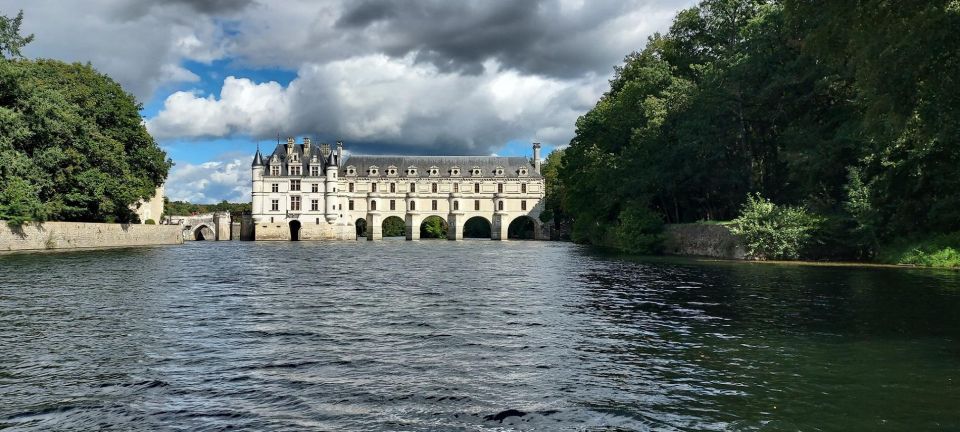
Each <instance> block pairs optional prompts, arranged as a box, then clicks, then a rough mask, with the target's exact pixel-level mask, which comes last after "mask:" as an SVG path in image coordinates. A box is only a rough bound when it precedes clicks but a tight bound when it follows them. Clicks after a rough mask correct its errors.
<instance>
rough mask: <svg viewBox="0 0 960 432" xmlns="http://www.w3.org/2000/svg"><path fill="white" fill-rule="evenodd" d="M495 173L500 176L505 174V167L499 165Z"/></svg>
mask: <svg viewBox="0 0 960 432" xmlns="http://www.w3.org/2000/svg"><path fill="white" fill-rule="evenodd" d="M493 175H495V176H497V177H500V176H502V175H503V167H497V168H496V169H494V170H493Z"/></svg>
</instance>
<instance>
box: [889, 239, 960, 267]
mask: <svg viewBox="0 0 960 432" xmlns="http://www.w3.org/2000/svg"><path fill="white" fill-rule="evenodd" d="M877 258H878V260H879V261H880V262H884V263H888V264H904V265H916V266H923V267H944V268H960V232H955V233H951V234H939V235H933V236H929V237H925V238H919V239H907V240H901V241H898V242H894V243H893V244H890V245H888V246H886V247H883V248H881V250H880V253H879V254H878V256H877Z"/></svg>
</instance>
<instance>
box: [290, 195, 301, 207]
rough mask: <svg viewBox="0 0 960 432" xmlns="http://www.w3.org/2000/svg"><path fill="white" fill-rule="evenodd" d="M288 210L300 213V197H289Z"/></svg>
mask: <svg viewBox="0 0 960 432" xmlns="http://www.w3.org/2000/svg"><path fill="white" fill-rule="evenodd" d="M290 210H293V211H300V197H298V196H292V197H290Z"/></svg>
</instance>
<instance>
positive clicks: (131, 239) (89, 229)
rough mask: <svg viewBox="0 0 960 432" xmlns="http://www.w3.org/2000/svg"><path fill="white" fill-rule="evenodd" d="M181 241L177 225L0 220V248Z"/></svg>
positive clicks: (28, 249)
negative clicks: (14, 223) (10, 222)
mask: <svg viewBox="0 0 960 432" xmlns="http://www.w3.org/2000/svg"><path fill="white" fill-rule="evenodd" d="M172 244H183V235H182V234H181V233H180V226H179V225H141V224H107V223H84V222H44V223H30V224H24V225H22V226H19V227H11V226H9V225H7V223H6V221H0V252H16V251H34V250H57V249H83V248H106V247H127V246H150V245H172Z"/></svg>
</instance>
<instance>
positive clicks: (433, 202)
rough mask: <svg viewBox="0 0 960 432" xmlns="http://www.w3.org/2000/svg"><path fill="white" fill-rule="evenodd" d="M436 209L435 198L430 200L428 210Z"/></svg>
mask: <svg viewBox="0 0 960 432" xmlns="http://www.w3.org/2000/svg"><path fill="white" fill-rule="evenodd" d="M436 209H437V200H433V201H430V210H436Z"/></svg>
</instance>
